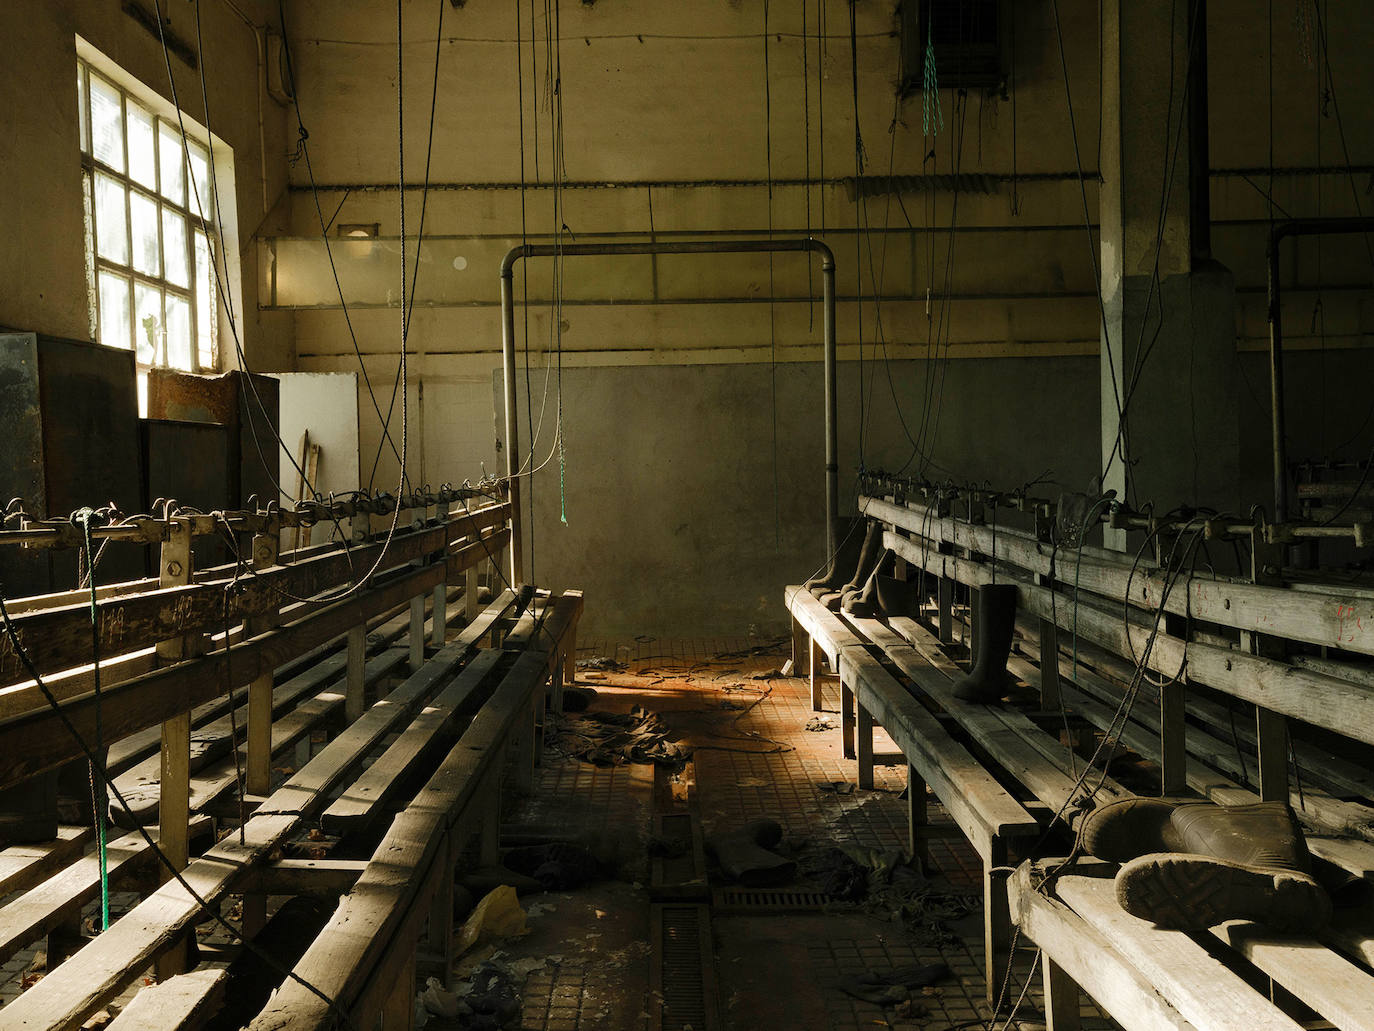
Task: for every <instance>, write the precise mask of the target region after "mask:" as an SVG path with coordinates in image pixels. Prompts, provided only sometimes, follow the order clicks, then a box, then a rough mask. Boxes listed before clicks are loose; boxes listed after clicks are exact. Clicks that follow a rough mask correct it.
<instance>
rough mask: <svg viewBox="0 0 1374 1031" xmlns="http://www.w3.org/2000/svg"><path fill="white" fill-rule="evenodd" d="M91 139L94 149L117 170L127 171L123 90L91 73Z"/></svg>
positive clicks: (96, 154) (98, 155)
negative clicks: (122, 106) (120, 95)
mask: <svg viewBox="0 0 1374 1031" xmlns="http://www.w3.org/2000/svg"><path fill="white" fill-rule="evenodd" d="M91 130H92V131H91V140H92V145H93V153H94V154H95V156H96V158H97V159H98V160H100V161H103V162H105V164H107V165H109V166H110V167H111V168H113V169H115V171H117V172H122V171H124V113H123V112H122V111H121V110H120V109H119V90H117V89H115V88H114V87H113V86H111V85H110V84H109V83H108V82H106V81H105V80H104V79H102V78H100V76H98V75H92V76H91Z"/></svg>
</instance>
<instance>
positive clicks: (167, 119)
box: [76, 50, 228, 392]
mask: <svg viewBox="0 0 1374 1031" xmlns="http://www.w3.org/2000/svg"><path fill="white" fill-rule="evenodd" d="M76 63H77V88H78V91H79V98H78V100H79V108H80V110H79V118H78V122H79V140H78V143H79V152H80V164H81V176H82V193H83V197H84V203H85V205H86V216H87V217H86V240H85V249H86V265H87V282H88V287H89V289H90V291H91V295H90V308H91V331H92V336H93V337H94V338H95V339H96V340H97V341H98V342H99V343H101V344H102V345H104V346H107V347H113V348H116V349H119V350H131V351H132V352H133V354H134V362H135V365H136V367H137V369H138V372H139V378H140V381H141V382H140V386H142V381H143V380H144V378H145V377H146V374H147V371H148V370H149V369H154V368H163V369H175V370H178V371H188V372H193V373H196V372H216V371H218V368H219V361H220V347H219V344H220V341H219V318H220V304H221V301H220V294H221V293H222V291H223V290H224V289H227V288H228V283H224V282H222V278H223V276H224V271H225V270H223V269H222V267H221V266H220V265H219V263H220V262H221V260H222V258H221V255H222V253H223V252H222V251H221V248H222V247H223V246H224V236H225V235H227V233H222V232H221V231H220V230H221V229H222V228H223V227H221V226H219V225H217V219H216V196H215V188H216V186H219V187H220V188H221V189H223V184H222V183H216V181H215V180H216V179H218V178H219V177H218V176H217V175H215V171H216V170H215V169H214V162H215V161H216V159H218V158H219V157H220V156H221V153H222V150H223V148H222V146H218V150H219V151H220V152H221V153H217V151H216V150H212V149H211V146H210V142H209V140H208V139H207V138H203V137H201V136H199V135H198V134H196V133H195V132H194V131H193V129H192V126H191V125H190V124H187V125H186V128H187V131H186V133H185V134H184V135H183V132H182V125H183V124H185V123H187V122H188V121H189V120H188V119H185V118H184V116H183V117H181V118H178V116H177V112H176V110H175V109H174V108H171V107H170V105H165V104H157V103H149V102H148V101H147V100H146V99H145V98H144V97H143V96H140V95H138V93H137V92H136V91H134V90H132V89H130V88H129V86H128V85H127V84H126V82H125V81H121V79H125V80H127V76H121V75H114V74H112V70H113V68H112V66H109V65H102V64H100V63H98V62H95V61H93V60H92V59H91V57H90V56H89V55H88V54H87V53H85V52H81V51H80V50H79V52H78V54H77V62H76ZM96 80H98V81H99V83H100V84H101V87H102V88H103V89H106V90H109V91H111V92H113V93H116V94H117V95H118V97H119V125H120V147H121V157H122V164H123V169H122V170H121V169H119V168H117V167H115V166H113V165H111V164H109V163H107V162H105V161H103V160H102V159H101V158H99V157H97V156H96V147H95V135H96V126H95V121H94V111H93V100H92V83H93V82H94V81H96ZM131 104H132V105H135V106H136V108H137V110H138V111H141V112H143V113H144V114H145V115H146V116H147V117H148V118H149V119H151V123H152V141H151V142H152V172H153V176H152V178H153V182H154V185H153V186H151V187H150V186H147V185H145V184H144V183H142V182H140V181H139V180H138V179H136V178H135V177H134V174H133V170H132V169H133V166H132V165H131V163H130V139H129V136H130V133H129V125H130V105H131ZM169 111H170V116H169V114H168V112H169ZM206 135H207V136H208V134H206ZM170 139H175V140H176V141H177V144H178V150H179V157H180V166H181V173H182V174H181V178H182V190H181V197H182V199H181V200H180V201H178V200H176V199H174V198H172V197H170V196H168V192H170V191H168V192H164V184H163V181H162V178H163V173H164V164H163V154H162V150H163V147H164V146H165V144H166V143H167V142H169V140H170ZM193 151H194V152H196V154H197V156H198V157H203V159H204V166H205V171H204V174H203V175H197V176H196V178H195V182H194V183H193V181H192V172H191V166H192V161H191V153H192V152H193ZM100 176H104V177H106V178H107V179H108V180H113V181H114V182H115V183H117V184H118V187H119V189H120V192H121V194H122V198H123V204H124V218H123V231H124V236H125V243H126V246H127V251H126V253H125V257H126V258H127V261H126V262H123V263H121V262H119V261H117V260H114V259H112V258H108V257H104V256H102V255H101V253H100V240H101V237H100V233H101V228H100V219H99V206H98V204H97V202H96V190H97V183H98V181H99V178H98V177H100ZM201 179H204V180H205V181H203V182H202V181H201ZM135 194H137V195H138V196H139V197H142V198H145V199H146V200H148V201H150V202H151V203H152V204H153V205H154V210H155V212H156V216H155V222H156V231H157V265H158V269H157V274H156V275H153V274H150V273H148V272H145V271H142V270H141V269H140V268H139V267H138V265H137V254H136V250H137V245H136V242H135V231H134V224H133V217H132V216H133V203H134V195H135ZM202 205H204V207H205V210H203V211H202V210H201V207H202ZM164 213H166V214H170V215H171V216H173V217H175V218H179V219H180V220H181V221H182V224H183V225H184V226H185V234H184V237H185V238H184V241H183V252H184V254H183V257H184V261H185V268H186V285H184V286H183V285H181V284H179V283H177V282H175V281H174V280H173V279H170V278H168V268H167V264H168V263H167V258H168V257H169V255H168V252H167V240H166V235H167V234H166V231H165V219H164ZM107 231H108V227H107ZM201 235H203V236H204V238H205V241H206V246H207V248H208V257H209V261H210V265H211V266H213V268H206V269H204V270H202V269H200V268H199V267H198V263H197V243H198V237H199V236H201ZM102 271H103V272H108V273H110V274H112V275H117V276H119V277H121V278H122V279H123V280H124V281H125V284H126V303H127V305H128V310H129V313H130V317H129V321H128V324H127V331H128V337H127V339H125V340H123V341H114V342H111V341H108V340H106V339H104V336H105V333H104V328H105V327H104V315H103V313H102V311H101V309H102V307H103V304H102V297H101V286H100V278H101V272H102ZM202 274H205V275H206V276H207V277H208V291H209V304H208V313H206V314H205V315H204V316H203V314H202V312H201V311H200V305H199V298H198V294H199V293H200V290H201V288H202V284H201V282H200V276H201V275H202ZM140 286H142V287H144V288H145V289H152V290H156V291H157V294H158V317H159V323H158V326H159V331H158V334H157V339H156V340H155V342H154V344H153V355H152V360H151V361H143V360H142V358H141V356H140V346H139V339H138V330H139V324H138V307H137V302H136V298H137V296H138V288H139V287H140ZM169 298H175V299H177V300H180V301H182V302H183V303H184V304H185V311H186V313H187V323H188V330H187V332H188V340H189V356H188V357H189V360H188V361H187V363H186V364H188V365H189V366H190V368H189V369H185V368H183V367H182V366H181V365H177V364H173V362H172V360H171V355H170V353H169V351H170V341H169V337H168V333H167V321H168V312H169V307H170V306H169V303H168V301H169ZM202 319H204V321H205V322H206V323H207V325H206V326H205V327H204V328H205V329H207V330H208V341H209V350H210V354H209V361H208V362H206V361H205V360H203V358H202V355H201V339H200V334H201V329H202V327H201V325H200V323H201V321H202ZM140 392H141V391H140Z"/></svg>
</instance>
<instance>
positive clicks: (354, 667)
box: [344, 625, 367, 723]
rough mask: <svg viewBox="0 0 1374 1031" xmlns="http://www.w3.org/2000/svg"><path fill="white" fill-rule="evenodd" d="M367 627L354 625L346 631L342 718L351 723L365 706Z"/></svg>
mask: <svg viewBox="0 0 1374 1031" xmlns="http://www.w3.org/2000/svg"><path fill="white" fill-rule="evenodd" d="M366 666H367V627H366V626H363V625H359V626H355V627H353V629H351V630H349V631H348V678H347V681H346V686H345V687H344V719H345V720H346V721H347V722H349V723H352V722H353V721H354V720H356V719H357V718H358V717H359V716H361V715H362V714H363V710H364V709H365V708H366V707H367V700H366V698H365V697H364V692H365V691H366V690H367V683H366V680H365V677H366V675H367V674H366Z"/></svg>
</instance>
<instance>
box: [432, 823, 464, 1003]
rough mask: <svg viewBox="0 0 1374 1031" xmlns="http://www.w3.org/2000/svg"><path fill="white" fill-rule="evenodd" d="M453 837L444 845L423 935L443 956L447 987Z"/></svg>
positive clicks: (450, 959)
mask: <svg viewBox="0 0 1374 1031" xmlns="http://www.w3.org/2000/svg"><path fill="white" fill-rule="evenodd" d="M456 840H457V839H456V838H454V837H451V838H449V842H448V844H447V846H445V850H444V852H445V860H444V872H443V875H442V876H441V877H440V878H439V886H438V889H437V890H436V891H435V892H434V896H433V898H432V899H431V900H430V903H429V921H428V926H427V927H426V929H425V937H426V938H427V939H428V941H429V951H431V952H433V953H435V954H436V955H439V956H442V957H443V971H444V973H443V978H442V980H443V982H444V987H445V988H449V987H451V986H452V983H453V971H452V969H451V968H452V966H453V873H454V868H455V867H456V866H457V863H456V862H455V859H456V855H455V853H456V851H457V848H456V845H455V841H456Z"/></svg>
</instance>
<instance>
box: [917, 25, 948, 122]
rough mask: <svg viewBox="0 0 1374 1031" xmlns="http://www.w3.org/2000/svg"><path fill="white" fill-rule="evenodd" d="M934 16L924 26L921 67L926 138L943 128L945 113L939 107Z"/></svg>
mask: <svg viewBox="0 0 1374 1031" xmlns="http://www.w3.org/2000/svg"><path fill="white" fill-rule="evenodd" d="M934 22H935V15H934V13H933V12H932V13H931V16H930V24H928V25H927V26H926V55H925V60H924V61H923V62H922V65H921V129H922V132H923V133H924V134H925V135H926V136H930V135H932V133H939V132H940V130H941V129H943V128H944V127H945V112H944V110H943V109H942V108H941V107H940V79H939V76H938V75H937V74H936V70H935V27H934Z"/></svg>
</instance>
